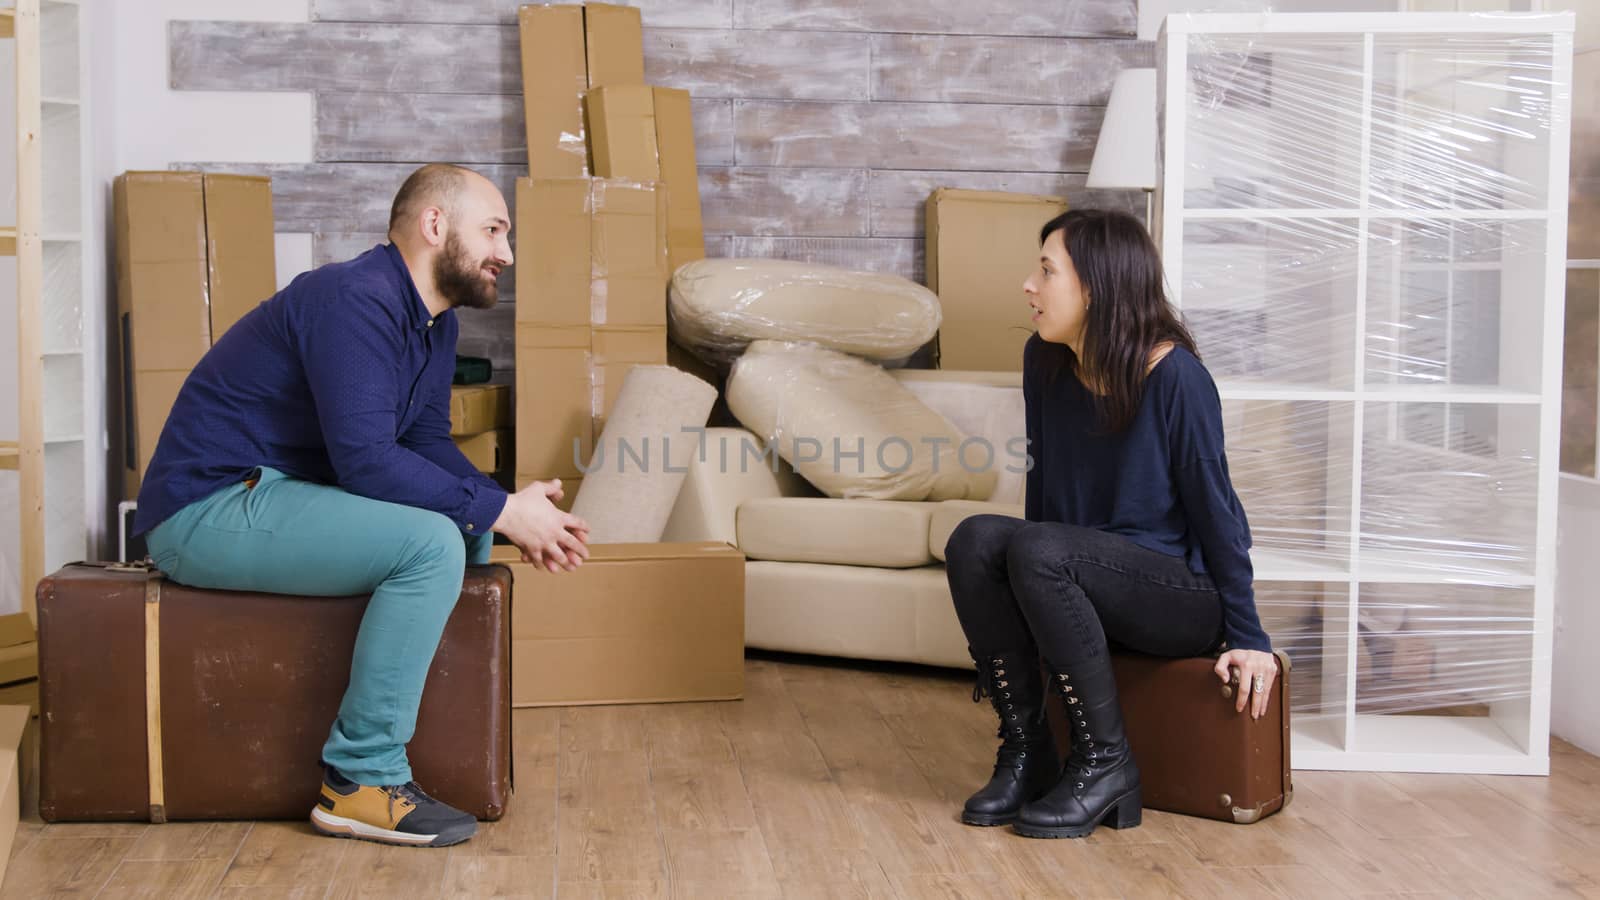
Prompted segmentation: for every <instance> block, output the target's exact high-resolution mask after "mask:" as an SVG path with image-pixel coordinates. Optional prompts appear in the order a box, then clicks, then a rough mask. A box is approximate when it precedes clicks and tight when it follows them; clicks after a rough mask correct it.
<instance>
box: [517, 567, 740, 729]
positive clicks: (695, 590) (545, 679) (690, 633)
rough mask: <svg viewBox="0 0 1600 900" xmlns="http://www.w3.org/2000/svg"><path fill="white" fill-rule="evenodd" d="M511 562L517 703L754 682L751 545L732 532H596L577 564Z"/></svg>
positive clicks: (687, 694)
mask: <svg viewBox="0 0 1600 900" xmlns="http://www.w3.org/2000/svg"><path fill="white" fill-rule="evenodd" d="M494 552H495V556H494V559H495V560H496V561H497V562H503V563H507V564H509V565H510V566H511V570H512V573H513V579H514V583H515V590H514V592H513V593H514V599H513V601H512V602H513V604H514V610H513V614H512V617H511V659H512V663H511V702H512V705H514V706H568V705H585V704H596V703H651V702H667V701H677V700H733V699H738V698H739V697H742V696H743V694H744V554H742V553H740V552H739V551H738V550H736V549H734V548H733V547H730V546H728V545H727V544H719V543H698V544H596V545H593V546H591V547H590V557H589V559H588V561H587V562H585V563H584V564H583V565H582V566H580V567H579V568H578V571H576V572H569V573H561V574H553V573H550V572H546V571H542V570H535V569H534V568H533V567H532V566H529V565H527V564H525V563H522V562H521V561H520V559H519V556H518V553H517V550H516V548H514V547H496V548H494Z"/></svg>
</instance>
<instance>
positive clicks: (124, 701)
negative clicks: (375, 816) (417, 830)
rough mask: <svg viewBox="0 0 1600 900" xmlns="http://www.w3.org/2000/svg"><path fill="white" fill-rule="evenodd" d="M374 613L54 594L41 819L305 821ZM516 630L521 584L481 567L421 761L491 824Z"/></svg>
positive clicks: (65, 584) (46, 657) (425, 780)
mask: <svg viewBox="0 0 1600 900" xmlns="http://www.w3.org/2000/svg"><path fill="white" fill-rule="evenodd" d="M367 599H368V598H366V597H293V596H284V595H276V594H253V593H242V592H232V591H206V590H198V589H194V588H188V587H184V586H182V585H178V584H175V583H173V582H171V581H168V580H167V579H165V578H163V577H162V576H161V575H160V573H159V572H152V571H150V570H148V569H145V568H143V567H138V566H116V565H113V566H99V565H83V564H75V565H69V566H67V567H65V568H63V569H62V570H61V571H60V572H57V573H56V574H54V575H52V576H50V577H48V578H45V579H44V580H43V581H41V582H40V583H39V590H38V616H39V619H38V621H39V694H40V697H39V700H40V706H41V715H40V723H41V726H42V734H41V753H40V788H39V814H40V816H41V817H42V818H44V820H45V821H47V822H62V821H92V820H98V821H108V820H109V821H115V820H148V821H154V822H160V821H165V820H168V819H298V818H302V817H304V816H306V815H307V814H308V813H309V812H310V811H311V807H312V805H313V804H314V803H315V802H316V799H317V792H318V790H319V785H320V784H321V781H322V770H321V763H320V757H321V749H322V744H323V742H324V741H325V740H326V739H327V736H328V729H329V728H330V727H331V726H332V724H333V720H334V717H335V715H336V713H337V712H338V708H339V701H340V698H341V697H342V696H343V694H344V689H345V685H346V684H347V683H348V682H349V678H350V659H351V654H352V652H353V651H354V648H355V640H356V630H357V628H358V626H359V625H360V622H361V616H362V614H363V612H364V611H365V610H366V605H367ZM510 619H511V572H510V570H509V569H507V568H506V567H504V566H473V567H469V568H468V569H467V574H466V580H465V586H464V588H463V590H462V594H461V599H460V600H459V601H458V602H457V603H456V607H455V611H454V612H453V613H452V614H451V616H450V621H449V622H448V623H447V624H446V626H445V631H444V637H443V639H442V640H441V641H440V644H439V649H438V652H437V653H436V654H435V656H434V659H433V667H432V668H431V669H430V670H429V674H428V682H427V687H426V688H425V689H424V691H423V696H422V707H421V710H420V711H419V713H418V716H417V730H416V735H415V737H414V738H413V739H412V741H411V743H410V745H409V747H408V755H409V757H410V759H411V765H412V770H413V777H414V778H415V779H416V781H417V783H418V784H420V785H421V786H422V788H423V790H425V791H427V792H429V793H430V794H432V795H433V796H435V797H437V798H438V799H440V800H442V801H444V802H446V803H449V804H451V805H452V806H456V807H458V808H460V809H463V810H465V811H467V812H470V813H472V814H474V815H476V816H478V817H479V818H481V819H498V818H500V816H501V814H502V813H503V812H504V811H505V807H506V802H507V800H508V799H509V797H510V794H511V788H512V781H511V779H512V774H511V621H510ZM156 661H158V662H159V664H158V665H152V664H151V663H152V662H156Z"/></svg>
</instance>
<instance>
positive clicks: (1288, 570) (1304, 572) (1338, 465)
mask: <svg viewBox="0 0 1600 900" xmlns="http://www.w3.org/2000/svg"><path fill="white" fill-rule="evenodd" d="M1354 410H1355V406H1354V404H1353V403H1319V402H1315V401H1227V402H1225V403H1224V404H1223V408H1222V418H1223V427H1224V429H1225V431H1226V434H1227V455H1228V468H1229V474H1230V476H1231V477H1232V480H1233V486H1234V490H1235V492H1237V493H1238V495H1239V501H1240V503H1241V504H1242V505H1243V507H1244V511H1245V516H1246V518H1247V519H1248V520H1249V522H1250V533H1251V536H1252V543H1253V549H1252V553H1251V558H1252V560H1253V561H1254V562H1255V563H1257V564H1258V565H1260V566H1263V567H1264V569H1263V571H1262V572H1258V573H1257V576H1256V577H1257V578H1266V577H1274V578H1276V577H1288V578H1293V579H1310V578H1334V579H1341V577H1342V578H1348V577H1349V566H1350V519H1351V516H1350V499H1351V496H1352V494H1353V487H1352V482H1351V466H1352V457H1353V448H1354ZM1264 573H1265V574H1264Z"/></svg>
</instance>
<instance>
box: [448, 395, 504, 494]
mask: <svg viewBox="0 0 1600 900" xmlns="http://www.w3.org/2000/svg"><path fill="white" fill-rule="evenodd" d="M450 437H451V438H453V439H454V440H455V442H456V448H457V449H459V450H460V451H461V453H462V455H463V456H465V457H466V458H467V461H468V462H470V463H472V465H473V466H474V467H475V468H477V470H478V471H480V472H485V473H488V474H490V475H493V474H495V473H497V472H501V471H504V469H505V468H506V465H507V464H508V463H509V462H510V461H511V460H510V456H511V448H512V436H511V389H510V388H508V387H506V386H505V385H503V384H474V385H458V386H456V387H452V388H451V389H450Z"/></svg>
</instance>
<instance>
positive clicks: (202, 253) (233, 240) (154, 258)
mask: <svg viewBox="0 0 1600 900" xmlns="http://www.w3.org/2000/svg"><path fill="white" fill-rule="evenodd" d="M112 198H113V213H112V215H113V219H114V221H115V225H116V262H117V272H116V278H117V314H118V330H119V343H120V351H119V355H120V357H121V359H120V363H121V365H120V378H121V383H122V391H123V444H124V453H123V468H124V473H123V475H124V477H123V487H124V496H125V497H126V498H128V499H132V498H134V497H136V496H138V492H139V485H140V483H141V481H142V480H143V478H144V471H145V467H146V466H147V465H148V464H149V462H150V457H151V456H152V455H154V453H155V447H156V442H157V440H158V439H159V438H160V436H161V429H162V427H163V426H164V425H165V424H166V419H167V414H168V413H169V412H170V411H171V409H172V401H173V400H174V399H175V398H176V397H177V395H178V388H179V387H181V386H182V384H183V380H184V379H185V378H186V377H187V376H188V373H189V371H190V370H191V369H193V368H194V366H195V364H196V363H198V362H199V361H200V358H201V357H202V356H204V355H205V353H206V351H207V350H209V349H210V348H211V344H212V342H213V340H214V339H215V338H216V337H220V336H221V335H222V334H223V333H224V332H226V331H227V329H228V328H229V327H230V326H232V325H233V323H234V322H237V321H238V320H239V318H240V317H242V316H243V315H244V314H245V313H247V312H249V311H250V310H251V309H254V308H255V307H256V306H257V305H258V304H260V303H261V302H262V301H263V300H266V299H267V298H269V297H271V296H272V295H273V294H274V293H275V292H276V290H277V268H276V260H275V258H274V250H273V219H272V185H271V181H270V180H268V179H266V178H262V177H257V176H248V175H217V174H209V173H208V174H204V175H202V174H201V173H199V172H125V173H123V174H122V175H119V176H117V178H116V181H115V182H114V183H113V187H112Z"/></svg>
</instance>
